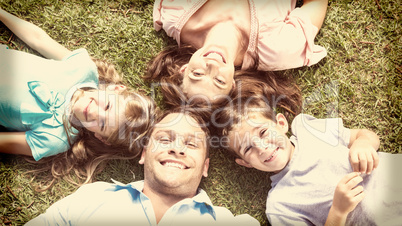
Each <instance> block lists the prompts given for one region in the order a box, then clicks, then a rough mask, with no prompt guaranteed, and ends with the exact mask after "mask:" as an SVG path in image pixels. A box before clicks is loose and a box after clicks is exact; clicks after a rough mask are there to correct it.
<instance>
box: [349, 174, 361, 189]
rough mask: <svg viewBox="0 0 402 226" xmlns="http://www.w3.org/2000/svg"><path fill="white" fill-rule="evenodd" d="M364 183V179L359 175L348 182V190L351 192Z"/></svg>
mask: <svg viewBox="0 0 402 226" xmlns="http://www.w3.org/2000/svg"><path fill="white" fill-rule="evenodd" d="M362 181H363V177H361V176H359V175H357V176H355V177H353V178H351V179H350V180H349V181H348V182H346V188H347V189H349V190H352V189H353V188H354V187H356V186H357V185H358V184H359V183H361V182H362Z"/></svg>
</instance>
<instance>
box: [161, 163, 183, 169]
mask: <svg viewBox="0 0 402 226" xmlns="http://www.w3.org/2000/svg"><path fill="white" fill-rule="evenodd" d="M164 166H167V167H175V168H179V169H184V168H186V167H185V166H183V165H182V164H180V163H175V162H166V163H165V164H164Z"/></svg>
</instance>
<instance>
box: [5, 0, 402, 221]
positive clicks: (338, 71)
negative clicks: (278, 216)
mask: <svg viewBox="0 0 402 226" xmlns="http://www.w3.org/2000/svg"><path fill="white" fill-rule="evenodd" d="M397 2H398V1H392V0H382V1H378V3H377V1H376V0H368V1H344V0H333V1H330V3H329V7H328V12H327V17H326V20H325V22H324V25H323V28H322V29H321V31H320V33H319V35H318V36H317V39H316V43H317V44H320V45H322V46H324V47H325V48H326V49H327V51H328V56H327V57H326V58H325V59H324V60H323V61H321V62H320V63H319V64H317V65H315V66H312V67H309V68H301V69H293V70H288V71H286V72H285V73H290V74H292V75H294V77H295V79H296V81H297V83H298V84H299V85H300V87H301V88H302V92H303V96H304V98H305V100H306V104H305V106H304V109H303V111H304V112H305V113H309V114H313V115H315V116H316V117H328V116H338V117H342V118H343V119H344V122H345V125H346V126H347V127H350V128H369V129H371V130H373V131H375V132H376V133H377V134H378V135H379V136H380V139H381V143H382V145H381V147H380V151H384V152H391V153H402V150H401V147H402V137H401V136H402V135H401V134H402V131H401V129H402V123H401V118H402V115H401V111H402V107H401V106H402V103H401V99H402V96H401V94H402V76H401V74H402V67H401V62H402V59H401V58H402V57H401V52H402V51H401V47H402V40H401V18H400V17H401V15H402V12H401V11H402V10H401V7H400V5H399V4H398V3H397ZM152 6H153V5H152V1H150V0H142V1H140V0H137V1H135V0H131V1H130V0H111V1H106V0H104V1H94V0H85V1H81V0H69V1H55V0H54V1H51V0H36V1H32V0H17V1H15V0H14V1H10V0H2V1H0V7H2V8H3V9H5V10H7V11H9V12H10V13H13V14H15V15H17V16H19V17H21V18H23V19H25V20H28V21H30V22H33V23H34V24H36V25H38V26H40V27H41V28H43V29H44V30H45V31H47V32H48V33H49V34H50V36H51V37H53V38H54V39H55V40H57V41H58V42H60V43H61V44H63V45H65V46H66V47H67V48H69V49H71V50H73V49H77V48H86V49H87V50H88V52H89V53H90V54H91V55H92V56H94V57H96V58H104V59H109V60H110V61H111V62H112V63H114V64H115V65H116V66H117V69H118V70H119V71H120V72H121V73H123V74H124V76H125V79H126V80H127V81H128V82H129V83H130V84H131V85H132V86H133V87H135V88H138V89H141V90H145V91H146V92H147V93H149V94H150V92H151V90H150V88H149V87H148V85H147V83H145V82H143V81H142V80H141V79H140V76H141V75H142V74H143V72H144V69H145V65H146V62H147V61H148V60H149V59H150V58H151V57H152V56H153V55H155V54H156V53H158V51H160V50H161V49H162V48H163V47H164V46H166V45H167V44H168V43H174V42H172V40H170V39H168V38H167V36H166V35H164V33H163V32H159V33H157V32H155V31H154V29H153V25H152ZM0 42H1V43H7V45H8V46H10V48H15V49H20V50H22V51H27V52H31V53H34V54H37V53H36V52H34V51H32V50H31V49H29V47H27V46H26V45H24V43H22V42H21V41H20V40H19V39H18V38H16V37H15V36H13V35H12V34H11V32H10V31H9V30H8V29H7V28H5V26H4V25H2V24H0ZM21 66H23V65H21ZM156 99H157V100H158V103H160V100H161V97H160V95H159V94H158V95H157V96H156ZM137 162H138V159H136V160H132V161H113V162H111V163H110V164H109V165H108V166H107V167H106V169H105V170H104V171H103V172H102V173H101V174H100V175H98V176H97V180H103V181H107V182H110V178H113V179H115V180H118V181H121V182H124V183H128V182H131V181H134V180H140V179H143V174H142V166H139V165H138V163H137ZM32 168H33V166H32V165H29V164H27V163H26V162H25V160H24V159H23V158H22V157H18V156H10V155H0V178H1V179H0V188H1V189H0V223H1V224H2V225H22V224H24V223H25V222H26V221H28V220H29V219H31V218H33V217H35V216H37V215H38V214H40V213H42V212H44V211H45V210H46V209H47V208H48V207H49V206H50V205H51V204H52V203H54V202H55V201H57V200H59V199H61V198H62V197H65V196H67V195H68V194H70V193H72V192H73V191H74V190H75V189H76V187H74V186H72V185H70V184H68V183H66V182H65V181H60V182H59V183H57V184H56V185H55V186H53V187H52V188H51V189H49V190H48V191H46V192H42V193H37V192H35V191H34V190H33V187H34V186H36V185H38V184H40V183H41V182H42V179H41V175H38V176H36V177H33V175H32V174H26V172H27V171H28V170H29V169H32ZM201 186H202V187H203V188H204V189H205V190H206V191H207V193H208V194H209V195H210V197H211V199H212V201H213V203H214V204H215V205H219V206H225V207H227V208H229V209H230V210H231V211H232V212H233V213H234V214H236V215H237V214H240V213H248V214H250V215H252V216H253V217H255V218H257V219H258V220H259V221H260V222H261V224H262V225H266V224H268V223H267V219H266V217H265V213H264V212H265V199H266V195H267V192H268V190H269V188H270V180H269V174H267V173H262V172H258V171H256V170H253V169H246V168H243V167H240V166H237V165H235V163H234V162H233V159H231V158H230V157H227V156H226V155H225V153H224V152H223V151H222V150H218V149H216V150H215V149H214V150H212V151H211V167H210V171H209V177H208V178H206V179H205V180H204V181H203V182H202V185H201Z"/></svg>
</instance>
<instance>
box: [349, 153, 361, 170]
mask: <svg viewBox="0 0 402 226" xmlns="http://www.w3.org/2000/svg"><path fill="white" fill-rule="evenodd" d="M350 164H351V165H352V169H353V171H354V172H360V171H359V158H358V157H357V154H351V155H350Z"/></svg>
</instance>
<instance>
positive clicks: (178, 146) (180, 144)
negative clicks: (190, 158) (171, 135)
mask: <svg viewBox="0 0 402 226" xmlns="http://www.w3.org/2000/svg"><path fill="white" fill-rule="evenodd" d="M186 150H187V147H186V145H185V143H184V141H183V139H180V138H177V139H176V140H175V142H173V147H172V148H171V149H170V150H169V153H171V154H179V155H185V154H186Z"/></svg>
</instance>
